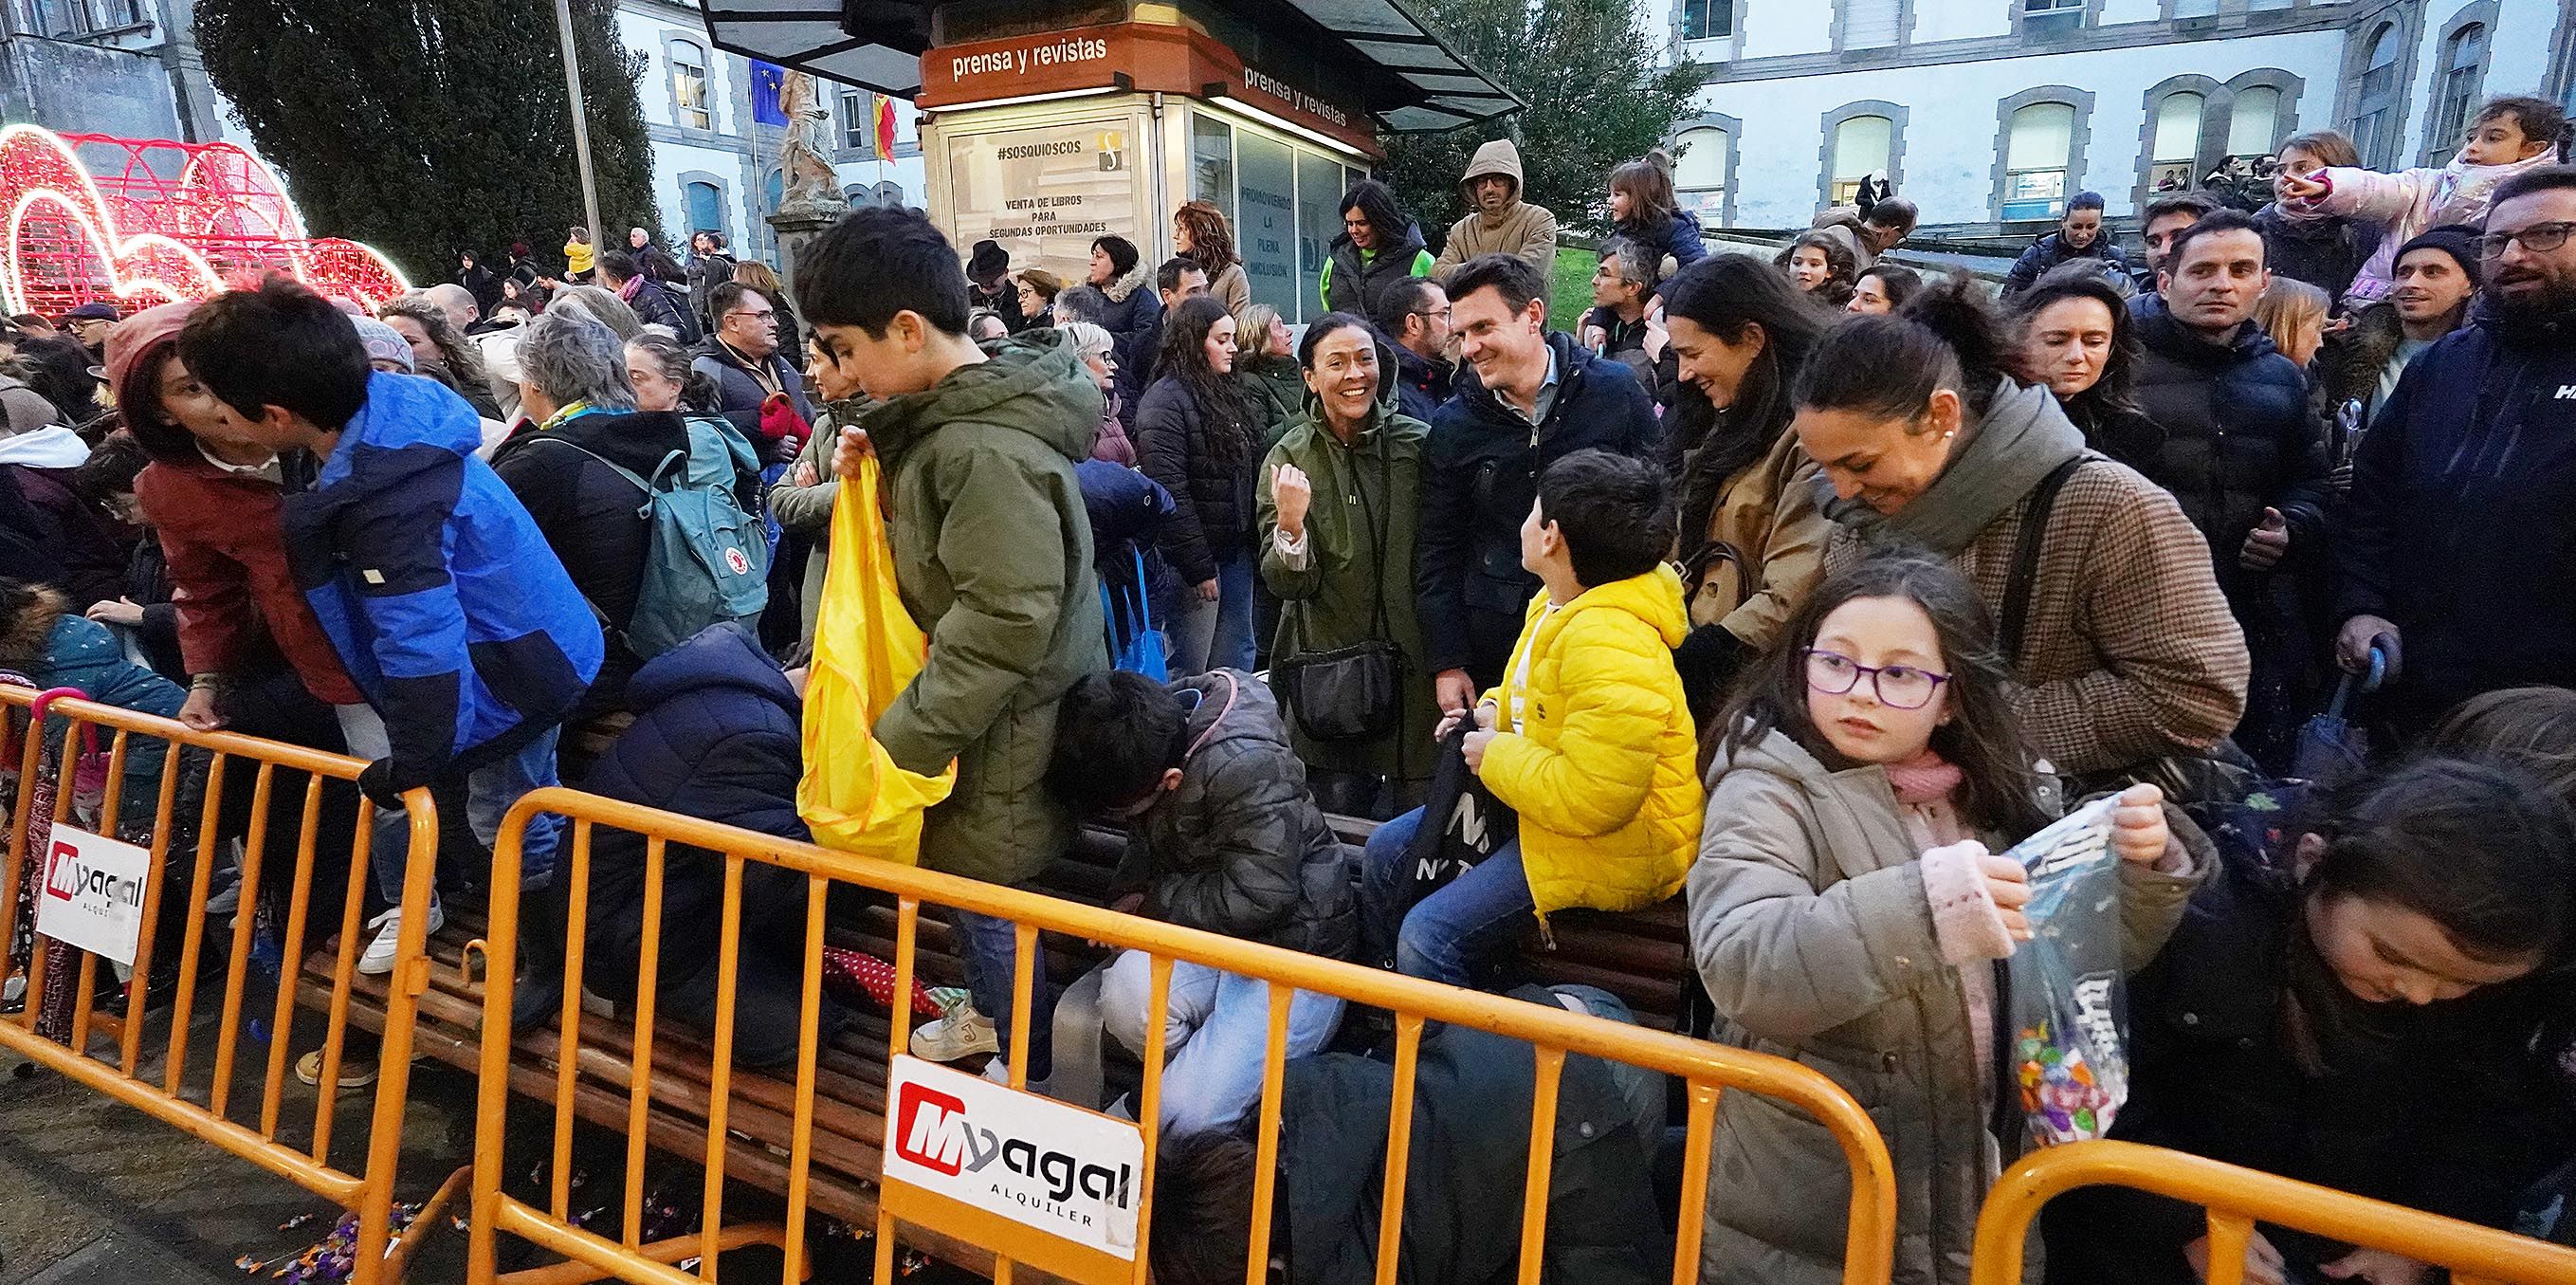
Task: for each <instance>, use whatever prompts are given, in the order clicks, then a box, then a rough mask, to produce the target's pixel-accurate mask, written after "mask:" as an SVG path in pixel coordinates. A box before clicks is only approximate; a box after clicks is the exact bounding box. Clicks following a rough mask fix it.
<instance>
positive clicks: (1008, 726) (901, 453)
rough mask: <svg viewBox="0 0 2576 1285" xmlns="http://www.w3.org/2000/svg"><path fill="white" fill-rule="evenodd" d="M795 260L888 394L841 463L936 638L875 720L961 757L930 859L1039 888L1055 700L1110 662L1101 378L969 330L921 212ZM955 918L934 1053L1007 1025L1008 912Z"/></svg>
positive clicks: (1039, 1024)
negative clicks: (1096, 472) (869, 479)
mask: <svg viewBox="0 0 2576 1285" xmlns="http://www.w3.org/2000/svg"><path fill="white" fill-rule="evenodd" d="M799 258H800V259H802V260H803V262H802V263H801V264H800V265H799V267H798V269H797V273H796V301H797V304H798V306H799V307H800V308H801V309H802V310H803V312H804V314H805V318H806V320H807V322H808V323H809V324H811V325H812V326H813V328H814V331H813V333H814V343H815V347H816V349H817V351H818V353H819V354H820V362H821V364H823V365H824V366H826V367H828V368H829V373H831V374H833V375H835V376H837V377H838V379H839V380H841V381H844V382H848V383H853V384H856V385H857V386H858V387H859V388H860V389H861V390H862V391H863V392H865V393H866V394H867V395H868V396H869V397H870V398H872V399H874V403H875V404H874V405H872V406H870V407H868V408H867V409H866V410H865V411H863V412H861V413H860V414H859V415H858V416H857V417H856V418H855V419H854V420H853V421H852V422H851V423H849V424H846V425H844V426H843V429H842V433H841V441H840V444H839V445H838V446H837V447H836V448H835V449H834V452H833V456H832V465H833V470H834V472H836V473H837V474H839V475H840V476H842V477H845V478H846V477H851V476H853V475H855V473H856V472H857V469H858V467H859V461H860V459H861V458H862V457H863V456H865V455H866V454H867V453H869V452H871V451H873V452H874V453H875V454H876V455H877V457H878V459H879V461H880V462H881V464H882V469H883V478H884V482H883V486H884V490H883V495H884V497H885V505H886V511H887V514H886V515H887V534H888V536H889V538H890V539H891V541H892V545H893V552H894V570H895V583H896V587H897V589H898V590H899V591H900V592H901V594H902V596H903V603H904V606H905V608H906V609H907V610H909V611H910V612H911V614H912V618H913V621H914V623H916V624H918V625H920V626H921V628H922V631H923V632H924V633H926V634H928V635H929V637H930V650H929V655H928V658H927V660H926V661H925V662H924V663H923V665H922V669H921V673H920V674H919V675H918V676H916V677H915V678H914V679H913V680H912V683H911V685H910V686H908V687H906V688H904V690H903V692H902V693H901V694H900V695H898V696H897V697H896V698H895V701H894V703H893V704H892V705H891V706H888V707H887V709H886V711H885V714H884V715H883V716H882V717H880V718H879V719H878V720H877V725H876V729H875V730H876V738H877V740H878V742H879V743H881V744H883V745H884V746H885V748H886V752H887V753H888V754H890V755H892V756H893V758H894V761H895V763H896V764H897V765H898V766H901V767H903V768H904V769H906V770H908V771H913V772H920V773H925V774H928V773H936V772H938V771H939V770H940V769H942V768H944V767H946V766H947V765H948V763H949V762H950V761H951V760H954V761H955V762H956V764H957V788H956V790H955V792H954V793H952V794H951V795H950V796H949V798H948V800H947V802H945V803H942V804H940V805H939V806H938V807H935V808H932V809H931V810H930V813H929V815H928V816H927V817H926V818H925V819H924V821H923V825H922V835H921V863H922V864H923V865H925V866H927V867H929V868H931V869H933V870H939V871H944V872H946V873H949V874H955V875H964V876H966V877H968V878H973V879H983V880H988V881H990V882H993V883H998V884H1007V885H1012V886H1026V885H1027V884H1028V883H1029V881H1031V880H1033V879H1035V878H1036V877H1037V875H1038V873H1039V872H1040V871H1042V870H1044V869H1045V868H1046V866H1047V863H1048V862H1050V861H1053V860H1054V859H1055V858H1056V857H1057V856H1059V855H1061V854H1062V853H1063V852H1064V850H1065V847H1066V846H1067V845H1068V844H1069V843H1070V842H1071V841H1072V838H1073V824H1074V821H1073V817H1072V816H1071V815H1070V814H1069V813H1068V812H1067V811H1066V810H1065V808H1064V806H1063V805H1062V804H1061V803H1058V802H1057V801H1056V800H1055V799H1054V797H1053V796H1052V795H1051V794H1050V793H1049V792H1048V791H1047V790H1046V788H1045V783H1044V778H1045V776H1046V769H1047V757H1048V755H1049V753H1050V752H1051V751H1052V749H1053V747H1054V742H1055V717H1056V702H1057V700H1058V699H1059V698H1061V697H1062V696H1063V695H1064V693H1065V690H1066V689H1067V688H1069V687H1071V686H1072V685H1073V683H1074V680H1076V679H1078V678H1081V677H1082V676H1083V675H1085V674H1089V673H1093V672H1096V671H1099V670H1103V669H1106V668H1108V667H1109V658H1108V648H1107V643H1106V641H1105V640H1106V634H1105V631H1104V628H1103V624H1102V620H1101V614H1100V588H1099V584H1098V583H1097V581H1096V580H1094V578H1093V575H1092V569H1091V524H1090V521H1089V519H1088V518H1086V517H1085V516H1084V512H1083V507H1082V490H1081V487H1080V486H1079V485H1077V484H1076V482H1075V480H1074V473H1073V466H1074V465H1075V464H1076V463H1077V462H1079V461H1080V460H1082V459H1084V458H1085V457H1087V456H1088V455H1089V454H1090V453H1091V443H1092V438H1093V436H1094V435H1095V434H1097V433H1098V432H1099V428H1100V390H1099V388H1098V387H1097V386H1095V385H1094V384H1093V383H1092V380H1091V376H1090V375H1089V373H1087V372H1086V371H1085V370H1084V369H1083V367H1082V364H1081V361H1080V360H1079V358H1078V357H1077V356H1076V355H1075V352H1074V350H1073V347H1072V345H1071V344H1070V343H1069V342H1067V341H1066V340H1065V338H1064V337H1063V335H1062V334H1061V333H1060V332H1057V331H1053V330H1033V331H1030V332H1028V333H1027V334H1024V335H1020V336H1016V337H1013V338H1011V339H1009V340H1006V341H1004V342H1003V343H1002V344H1001V345H1000V346H999V347H997V348H995V349H993V350H992V351H990V352H987V351H985V350H984V349H981V348H978V347H977V346H976V345H975V342H974V341H973V340H971V339H969V338H967V336H966V315H967V304H966V274H965V271H964V269H963V268H962V267H960V265H959V263H958V259H957V252H956V251H955V249H954V248H952V247H951V246H950V245H949V244H948V241H947V239H946V238H945V237H942V236H941V235H940V234H939V231H938V229H936V228H934V227H932V226H931V224H930V220H929V219H927V218H925V217H923V216H922V215H921V214H919V213H917V212H914V211H909V210H892V209H864V210H855V211H852V212H851V213H850V214H849V215H847V216H845V217H844V218H842V220H841V221H840V222H839V223H837V224H835V225H833V226H832V228H831V229H830V230H828V231H826V232H824V233H823V234H822V235H821V236H819V237H817V238H815V240H814V242H813V244H812V245H810V246H808V247H807V248H806V250H805V252H804V253H803V254H802V255H800V256H799ZM954 922H955V926H956V929H957V931H958V935H959V936H960V938H961V939H962V942H963V949H962V950H961V952H960V953H961V954H962V955H963V957H964V959H965V964H966V982H967V988H968V990H969V991H970V992H971V993H972V995H973V997H974V1005H973V1008H971V1009H964V1010H960V1011H959V1012H957V1013H956V1014H954V1015H952V1016H951V1017H949V1018H946V1019H942V1020H940V1021H935V1022H931V1023H928V1024H925V1025H924V1026H923V1027H922V1028H921V1029H920V1030H919V1031H916V1032H915V1033H914V1035H913V1041H912V1051H913V1052H914V1053H915V1054H916V1055H918V1056H921V1057H926V1058H931V1059H933V1060H939V1061H949V1060H954V1059H956V1058H961V1057H965V1056H968V1055H970V1054H974V1053H979V1052H996V1051H999V1048H1000V1041H999V1039H998V1031H1000V1030H1007V1029H1009V1027H1010V1025H1011V1014H1010V1003H1011V989H1012V965H1013V958H1014V955H1015V953H1016V951H1015V946H1014V940H1013V938H1014V934H1013V930H1012V924H1011V922H1010V921H1009V920H1004V919H994V918H991V917H988V916H984V915H978V914H972V913H968V912H965V911H957V912H955V913H954ZM1033 967H1034V969H1035V970H1036V979H1035V990H1034V992H1033V993H1034V994H1035V995H1036V996H1037V997H1038V1001H1037V1008H1038V1010H1039V1011H1037V1012H1033V1013H1031V1014H1030V1017H1029V1030H1030V1040H1031V1046H1030V1050H1029V1052H1030V1057H1029V1075H1030V1078H1031V1079H1032V1080H1037V1079H1044V1078H1045V1077H1046V1075H1047V1072H1048V1069H1049V1058H1048V1052H1049V1049H1048V1043H1047V1031H1048V1027H1049V1025H1050V1022H1049V1013H1048V1012H1047V1011H1046V1010H1048V1009H1051V1008H1052V1002H1051V1001H1050V999H1049V998H1048V993H1047V985H1046V962H1045V958H1044V956H1043V955H1041V956H1040V957H1039V958H1038V959H1037V960H1036V961H1034V963H1033ZM994 1065H995V1066H996V1067H998V1066H999V1065H1000V1060H999V1059H996V1061H995V1063H994Z"/></svg>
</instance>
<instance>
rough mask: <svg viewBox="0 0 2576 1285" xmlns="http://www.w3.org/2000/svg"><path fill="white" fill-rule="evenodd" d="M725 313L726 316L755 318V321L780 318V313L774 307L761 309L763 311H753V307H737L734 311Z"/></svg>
mask: <svg viewBox="0 0 2576 1285" xmlns="http://www.w3.org/2000/svg"><path fill="white" fill-rule="evenodd" d="M725 315H726V316H728V317H749V318H751V319H752V320H754V321H776V320H778V313H777V311H776V310H774V309H772V310H765V311H761V312H754V311H752V310H751V309H749V308H736V309H734V310H733V311H731V312H728V313H726V314H725Z"/></svg>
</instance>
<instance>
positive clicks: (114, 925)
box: [36, 826, 152, 967]
mask: <svg viewBox="0 0 2576 1285" xmlns="http://www.w3.org/2000/svg"><path fill="white" fill-rule="evenodd" d="M151 875H152V854H151V853H149V852H146V851H144V850H143V849H141V848H138V847H135V846H134V845H133V844H130V843H119V842H118V841H116V840H114V839H108V838H102V837H100V836H98V835H95V834H90V833H88V832H87V831H83V830H75V829H72V828H71V827H69V826H56V827H54V841H53V847H52V849H51V850H50V851H48V852H47V853H46V854H45V895H44V896H42V897H40V898H38V899H37V900H36V931H37V932H38V933H41V934H43V935H44V936H47V937H51V938H53V939H54V940H56V941H59V942H63V943H65V944H67V945H72V946H77V947H79V948H81V949H82V950H86V951H89V952H90V953H92V954H96V955H104V956H106V957H107V958H109V959H113V960H115V961H116V962H118V963H120V964H124V965H126V966H127V967H132V966H133V964H134V951H135V947H136V946H137V945H139V944H140V943H141V942H142V940H143V885H144V881H145V880H146V879H149V878H150V877H151Z"/></svg>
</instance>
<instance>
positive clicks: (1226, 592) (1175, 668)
mask: <svg viewBox="0 0 2576 1285" xmlns="http://www.w3.org/2000/svg"><path fill="white" fill-rule="evenodd" d="M1171 638H1172V675H1173V677H1175V678H1177V677H1180V676H1182V675H1185V674H1204V673H1206V672H1208V671H1209V670H1211V669H1221V668H1230V669H1250V668H1252V666H1253V656H1252V554H1251V553H1250V552H1248V551H1242V550H1238V551H1237V552H1236V553H1235V554H1234V556H1232V557H1229V558H1227V559H1225V560H1223V561H1221V562H1219V563H1217V564H1216V601H1214V602H1208V601H1206V600H1204V599H1202V598H1200V597H1199V591H1198V586H1197V585H1192V584H1184V585H1182V586H1181V605H1180V609H1179V610H1177V611H1174V612H1173V613H1172V624H1171Z"/></svg>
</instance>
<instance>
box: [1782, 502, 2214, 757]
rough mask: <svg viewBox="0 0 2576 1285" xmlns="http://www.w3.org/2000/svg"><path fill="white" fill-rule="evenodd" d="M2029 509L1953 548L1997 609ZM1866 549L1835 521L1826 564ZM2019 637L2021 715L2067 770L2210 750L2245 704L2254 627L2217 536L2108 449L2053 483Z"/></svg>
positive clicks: (1837, 565) (2017, 507)
mask: <svg viewBox="0 0 2576 1285" xmlns="http://www.w3.org/2000/svg"><path fill="white" fill-rule="evenodd" d="M2029 511H2030V497H2028V496H2026V495H2025V496H2024V497H2023V498H2022V499H2021V501H2020V502H2018V503H2016V504H2014V505H2013V506H2012V507H2011V508H2010V509H2008V510H2006V511H2005V512H2004V513H2003V514H2002V515H2001V516H1999V517H1997V518H1996V519H1995V520H1994V521H1992V522H1990V523H1988V524H1987V525H1986V527H1985V529H1984V530H1983V531H1981V532H1979V533H1978V534H1977V537H1976V538H1975V539H1973V540H1971V541H1969V542H1968V544H1967V546H1966V547H1965V548H1963V549H1961V550H1960V551H1959V552H1958V553H1957V554H1956V555H1954V556H1953V557H1952V558H1951V559H1950V562H1951V565H1953V566H1955V567H1957V568H1958V569H1959V570H1960V572H1961V573H1962V574H1964V575H1966V576H1967V577H1968V579H1969V581H1970V582H1971V583H1973V584H1974V585H1976V587H1977V596H1978V597H1980V598H1983V599H1984V600H1985V602H1986V606H1987V607H1988V608H1989V609H1990V610H1993V611H1996V612H1998V613H2000V612H2001V611H2002V610H2003V601H2004V585H2005V582H2006V581H2007V580H2008V579H2010V577H2011V575H2012V560H2013V549H2014V545H2015V543H2016V542H2017V541H2018V540H2019V539H2020V538H2021V527H2022V520H2023V518H2024V517H2025V515H2027V514H2028V513H2029ZM1869 548H1870V545H1869V543H1868V541H1867V540H1866V539H1865V538H1864V537H1863V536H1862V534H1861V533H1860V532H1859V531H1857V530H1855V529H1853V528H1851V527H1848V526H1841V527H1837V528H1835V531H1834V538H1833V543H1832V545H1831V546H1829V547H1828V549H1827V551H1826V555H1825V567H1826V570H1827V571H1828V572H1829V573H1830V572H1832V571H1837V570H1840V569H1842V568H1843V567H1846V566H1849V565H1851V564H1852V563H1853V562H1854V561H1856V560H1858V559H1859V558H1861V557H1862V556H1864V555H1865V554H1866V553H1867V552H1868V550H1869ZM2022 637H2023V642H2022V647H2021V654H2020V655H2018V656H2015V657H2014V658H2013V659H2014V661H2015V663H2016V664H2017V666H2018V668H2019V669H2020V671H2021V676H2022V681H2023V683H2024V684H2025V687H2024V688H2023V689H2022V691H2021V693H2020V698H2021V699H2020V705H2021V714H2022V725H2023V727H2024V728H2026V729H2027V730H2028V731H2029V733H2030V737H2031V740H2032V742H2033V744H2034V745H2035V747H2036V748H2037V749H2038V751H2039V753H2040V754H2041V755H2043V756H2044V757H2046V758H2047V759H2048V760H2049V761H2050V762H2051V763H2052V764H2054V765H2055V766H2056V767H2057V769H2058V770H2059V771H2061V772H2077V773H2091V772H2100V771H2106V770H2109V769H2112V768H2119V767H2125V766H2128V765H2129V764H2132V763H2136V762H2138V761H2140V760H2143V759H2150V758H2155V757H2158V756H2161V755H2165V754H2173V753H2198V752H2201V751H2205V750H2207V749H2209V748H2210V747H2212V746H2214V745H2216V744H2217V743H2218V742H2219V741H2220V740H2221V739H2223V738H2224V737H2226V736H2227V734H2228V733H2230V732H2232V731H2234V730H2236V721H2237V719H2238V718H2239V717H2241V716H2242V715H2243V714H2244V712H2245V682H2246V675H2247V670H2248V661H2247V657H2246V651H2245V635H2244V632H2243V631H2242V630H2240V629H2238V628H2237V626H2236V619H2235V617H2234V616H2233V615H2231V614H2229V612H2228V610H2227V600H2226V599H2225V598H2224V597H2222V596H2220V594H2219V592H2218V582H2217V580H2216V578H2215V577H2214V576H2213V575H2212V574H2211V572H2210V563H2209V546H2208V545H2207V544H2206V543H2204V542H2203V541H2202V540H2201V538H2200V532H2199V531H2198V530H2196V529H2194V528H2193V526H2192V524H2191V520H2190V519H2189V518H2186V517H2184V516H2183V512H2182V509H2181V507H2180V506H2178V505H2177V504H2175V503H2174V499H2173V497H2172V496H2170V495H2168V494H2166V493H2165V492H2164V491H2163V490H2162V489H2161V488H2159V487H2158V486H2156V484H2155V483H2153V482H2150V481H2148V480H2147V479H2146V478H2145V477H2143V476H2141V475H2140V474H2139V473H2138V472H2137V471H2136V470H2134V469H2131V468H2130V467H2128V466H2127V465H2125V464H2120V463H2118V462H2116V461H2113V460H2111V459H2108V458H2105V457H2103V456H2100V455H2092V454H2088V455H2087V456H2086V457H2085V460H2084V463H2083V464H2082V465H2080V466H2078V467H2077V468H2076V470H2075V471H2074V473H2073V474H2071V475H2070V476H2069V477H2068V478H2067V479H2066V484H2065V486H2064V488H2063V489H2061V490H2060V491H2059V492H2058V494H2057V503H2056V507H2055V508H2054V509H2052V510H2051V511H2050V512H2049V515H2048V532H2047V535H2046V537H2045V539H2044V540H2043V541H2042V542H2041V545H2040V554H2039V570H2038V574H2037V576H2035V577H2034V578H2033V581H2032V589H2031V595H2030V611H2029V619H2028V623H2027V624H2026V626H2025V627H2024V629H2023V633H2022Z"/></svg>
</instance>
